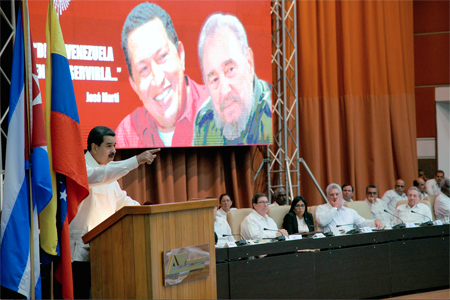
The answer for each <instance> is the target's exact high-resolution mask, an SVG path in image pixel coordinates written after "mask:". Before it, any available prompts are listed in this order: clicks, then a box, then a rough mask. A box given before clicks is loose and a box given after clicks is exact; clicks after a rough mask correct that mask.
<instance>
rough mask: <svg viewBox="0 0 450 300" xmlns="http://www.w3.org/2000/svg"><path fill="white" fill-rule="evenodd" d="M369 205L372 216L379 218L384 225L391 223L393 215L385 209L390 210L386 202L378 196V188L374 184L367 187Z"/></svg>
mask: <svg viewBox="0 0 450 300" xmlns="http://www.w3.org/2000/svg"><path fill="white" fill-rule="evenodd" d="M364 201H366V202H367V204H368V205H369V209H370V212H371V213H372V218H374V219H379V220H380V221H381V222H382V223H383V224H384V225H390V224H391V217H392V216H391V215H390V214H388V213H386V212H385V211H384V210H388V207H387V205H386V202H384V201H383V200H381V199H380V198H378V188H377V187H376V186H374V185H372V184H369V185H368V186H367V187H366V200H364Z"/></svg>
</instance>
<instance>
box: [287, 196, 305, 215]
mask: <svg viewBox="0 0 450 300" xmlns="http://www.w3.org/2000/svg"><path fill="white" fill-rule="evenodd" d="M300 201H302V202H303V203H304V204H305V212H304V213H303V215H305V214H306V213H307V212H308V205H307V204H306V200H305V198H303V196H297V197H295V198H294V200H292V204H291V209H290V210H289V212H291V211H292V212H294V208H295V206H296V205H297V203H299V202H300Z"/></svg>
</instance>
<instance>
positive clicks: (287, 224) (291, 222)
mask: <svg viewBox="0 0 450 300" xmlns="http://www.w3.org/2000/svg"><path fill="white" fill-rule="evenodd" d="M303 219H304V220H305V223H306V225H308V228H309V231H314V218H313V216H312V214H310V213H309V212H305V213H304V214H303ZM283 227H284V229H286V230H287V232H288V233H289V234H293V233H298V222H297V215H296V214H295V213H294V212H293V211H291V212H289V213H287V214H286V215H285V216H284V221H283Z"/></svg>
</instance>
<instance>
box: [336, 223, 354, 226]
mask: <svg viewBox="0 0 450 300" xmlns="http://www.w3.org/2000/svg"><path fill="white" fill-rule="evenodd" d="M353 225H354V224H353V223H351V224H341V225H336V227H342V226H353Z"/></svg>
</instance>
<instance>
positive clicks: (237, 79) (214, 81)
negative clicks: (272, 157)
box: [193, 14, 272, 145]
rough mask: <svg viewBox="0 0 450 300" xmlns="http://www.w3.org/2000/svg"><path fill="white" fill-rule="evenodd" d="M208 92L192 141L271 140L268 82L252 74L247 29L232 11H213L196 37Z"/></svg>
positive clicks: (244, 142)
mask: <svg viewBox="0 0 450 300" xmlns="http://www.w3.org/2000/svg"><path fill="white" fill-rule="evenodd" d="M198 51H199V58H200V65H201V67H202V75H203V80H204V82H205V84H206V86H207V88H208V91H209V94H210V97H209V98H208V99H207V100H206V102H205V104H204V105H203V106H202V107H201V108H200V111H199V113H198V114H197V117H196V120H195V128H194V142H193V144H194V145H249V144H250V145H251V144H271V143H272V112H271V98H270V86H269V85H268V84H267V82H265V81H263V80H260V79H258V78H257V77H256V75H255V66H254V60H253V52H252V50H251V49H250V47H249V46H248V42H247V36H246V33H245V29H244V27H243V26H242V24H241V23H240V21H239V20H238V19H237V18H236V17H235V16H232V15H223V14H213V15H211V16H210V17H209V18H208V19H207V20H206V22H205V24H204V25H203V28H202V31H201V33H200V38H199V45H198Z"/></svg>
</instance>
